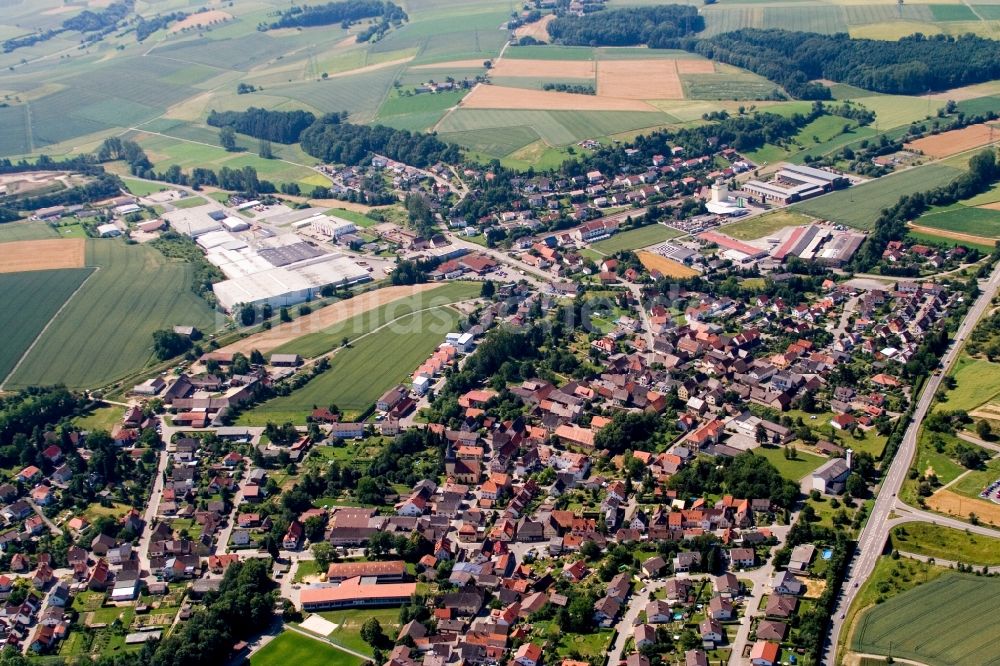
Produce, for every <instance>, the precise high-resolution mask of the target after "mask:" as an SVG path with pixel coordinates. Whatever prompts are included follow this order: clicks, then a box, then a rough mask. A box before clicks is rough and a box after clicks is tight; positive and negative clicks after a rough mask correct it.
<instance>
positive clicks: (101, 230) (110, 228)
mask: <svg viewBox="0 0 1000 666" xmlns="http://www.w3.org/2000/svg"><path fill="white" fill-rule="evenodd" d="M97 235H98V236H100V237H101V238H112V237H114V236H121V235H122V230H121V229H119V228H118V226H117V225H115V224H112V223H110V222H109V223H108V224H102V225H101V226H99V227H97Z"/></svg>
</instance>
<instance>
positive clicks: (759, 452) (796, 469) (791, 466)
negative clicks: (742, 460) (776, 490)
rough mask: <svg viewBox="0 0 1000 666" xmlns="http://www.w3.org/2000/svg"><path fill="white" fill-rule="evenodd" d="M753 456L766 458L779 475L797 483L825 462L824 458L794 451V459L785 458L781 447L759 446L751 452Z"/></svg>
mask: <svg viewBox="0 0 1000 666" xmlns="http://www.w3.org/2000/svg"><path fill="white" fill-rule="evenodd" d="M753 454H754V455H755V456H762V457H764V458H767V459H768V460H769V461H770V462H771V464H772V465H774V466H775V467H777V468H778V471H779V472H781V475H782V476H783V477H785V478H786V479H791V480H792V481H799V480H800V479H802V478H803V477H805V476H808V475H809V474H811V473H812V471H813V470H814V469H816V468H817V467H819V466H820V465H822V464H823V463H824V462H826V459H825V458H821V457H819V456H815V455H813V454H811V453H806V452H805V451H796V452H795V458H794V459H793V460H788V459H786V458H785V449H784V448H781V447H771V446H761V447H758V448H756V449H754V450H753Z"/></svg>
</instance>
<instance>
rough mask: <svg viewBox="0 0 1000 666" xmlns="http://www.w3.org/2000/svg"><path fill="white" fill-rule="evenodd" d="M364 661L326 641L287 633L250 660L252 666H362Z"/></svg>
mask: <svg viewBox="0 0 1000 666" xmlns="http://www.w3.org/2000/svg"><path fill="white" fill-rule="evenodd" d="M362 663H363V660H361V659H358V658H357V657H355V656H354V655H351V654H348V653H347V652H344V651H343V650H338V649H337V648H335V647H333V646H332V645H330V644H329V643H326V642H325V641H321V640H316V639H314V638H310V637H308V636H304V635H302V634H300V633H297V632H294V631H285V632H283V633H282V634H281V635H280V636H278V637H277V638H275V639H274V640H273V641H271V642H270V643H268V644H267V645H265V646H264V647H263V648H262V649H261V650H260V651H259V652H257V653H256V654H254V655H253V657H251V658H250V665H251V666H286V665H287V664H296V666H300V665H301V666H360V664H362Z"/></svg>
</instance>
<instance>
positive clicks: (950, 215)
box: [914, 203, 1000, 242]
mask: <svg viewBox="0 0 1000 666" xmlns="http://www.w3.org/2000/svg"><path fill="white" fill-rule="evenodd" d="M914 224H915V225H917V226H920V227H926V228H929V229H940V230H942V231H951V232H956V233H960V234H968V235H970V236H977V237H979V238H982V239H984V241H985V242H989V239H992V238H1000V210H993V209H990V208H972V207H968V206H964V205H962V204H960V203H959V204H955V205H953V206H949V207H947V208H940V209H936V210H929V211H927V212H926V213H924V214H923V215H921V216H920V217H919V218H918V219H917V220H915V221H914Z"/></svg>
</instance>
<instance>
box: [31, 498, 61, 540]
mask: <svg viewBox="0 0 1000 666" xmlns="http://www.w3.org/2000/svg"><path fill="white" fill-rule="evenodd" d="M25 501H27V502H28V505H29V506H30V507H31V508H32V509H33V510H34V512H35V513H36V514H38V517H39V518H41V519H42V522H43V523H45V526H46V527H48V528H49V531H50V532H52V534H54V535H56V536H59V535H60V534H62V530H61V529H59V528H58V527H56V524H55V523H53V522H52V521H51V520H49V517H48V516H46V515H45V514H44V513H42V507H40V506H38V505H37V504H35V500H33V499H31V498H30V497H26V498H25Z"/></svg>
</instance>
